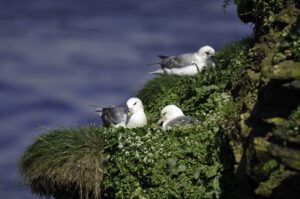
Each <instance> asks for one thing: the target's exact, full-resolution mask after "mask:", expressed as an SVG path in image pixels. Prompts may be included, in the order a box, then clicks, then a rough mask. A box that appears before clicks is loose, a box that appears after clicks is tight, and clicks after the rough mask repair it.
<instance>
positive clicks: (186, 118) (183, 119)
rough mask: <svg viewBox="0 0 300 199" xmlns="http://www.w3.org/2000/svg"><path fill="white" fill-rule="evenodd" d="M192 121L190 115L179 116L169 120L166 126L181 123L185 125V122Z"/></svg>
mask: <svg viewBox="0 0 300 199" xmlns="http://www.w3.org/2000/svg"><path fill="white" fill-rule="evenodd" d="M191 121H192V119H191V117H189V116H179V117H176V118H174V119H173V120H171V121H169V122H168V123H167V124H166V127H172V126H175V125H179V126H180V125H185V124H189V123H191Z"/></svg>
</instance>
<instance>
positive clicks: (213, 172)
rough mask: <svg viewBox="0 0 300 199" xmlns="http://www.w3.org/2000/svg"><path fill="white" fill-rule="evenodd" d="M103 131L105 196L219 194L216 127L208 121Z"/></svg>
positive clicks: (199, 195) (212, 195)
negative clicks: (104, 144)
mask: <svg viewBox="0 0 300 199" xmlns="http://www.w3.org/2000/svg"><path fill="white" fill-rule="evenodd" d="M111 131H112V132H103V133H104V134H103V136H104V137H105V140H106V148H105V153H106V154H109V158H108V162H107V165H106V169H105V175H104V181H103V186H104V190H103V197H104V198H219V195H220V182H219V180H220V177H221V171H222V165H221V163H220V161H219V152H220V151H219V138H218V136H217V132H218V129H217V128H213V127H211V126H207V125H200V126H192V125H190V126H186V127H181V128H176V129H173V130H169V131H162V130H160V129H158V128H138V129H132V130H127V129H112V130H111Z"/></svg>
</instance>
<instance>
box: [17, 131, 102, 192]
mask: <svg viewBox="0 0 300 199" xmlns="http://www.w3.org/2000/svg"><path fill="white" fill-rule="evenodd" d="M104 161H105V156H104V154H103V138H102V136H101V134H100V133H99V129H98V128H95V127H90V128H88V129H85V128H79V129H77V128H76V129H75V128H74V129H60V130H54V131H51V132H49V133H48V134H46V135H42V136H39V137H37V139H36V141H35V143H34V144H32V145H31V146H29V147H28V149H27V150H26V151H25V153H24V155H23V157H22V159H21V161H20V173H21V174H22V176H23V177H24V179H25V182H26V183H27V184H28V185H29V186H30V187H31V189H32V191H33V192H34V193H37V194H39V195H43V196H55V197H56V198H64V197H66V196H69V198H72V197H75V198H76V197H80V198H88V197H95V198H98V197H99V196H100V192H101V187H100V186H101V181H102V177H103V163H104ZM71 196H72V197H71Z"/></svg>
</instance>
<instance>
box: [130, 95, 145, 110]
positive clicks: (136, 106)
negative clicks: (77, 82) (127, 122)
mask: <svg viewBox="0 0 300 199" xmlns="http://www.w3.org/2000/svg"><path fill="white" fill-rule="evenodd" d="M126 105H127V108H128V111H129V114H134V113H136V112H138V111H144V107H143V103H142V101H141V100H140V99H139V98H136V97H132V98H130V99H128V100H127V102H126Z"/></svg>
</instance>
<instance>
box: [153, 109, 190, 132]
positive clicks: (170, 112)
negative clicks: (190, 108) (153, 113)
mask: <svg viewBox="0 0 300 199" xmlns="http://www.w3.org/2000/svg"><path fill="white" fill-rule="evenodd" d="M160 116H161V118H160V120H159V121H158V124H159V125H162V128H163V129H164V130H167V129H170V128H172V127H173V126H175V125H185V124H189V123H191V121H192V120H191V117H189V116H185V115H184V114H183V112H182V110H181V109H180V108H178V107H177V106H176V105H173V104H171V105H168V106H166V107H164V108H163V109H162V110H161V113H160Z"/></svg>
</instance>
